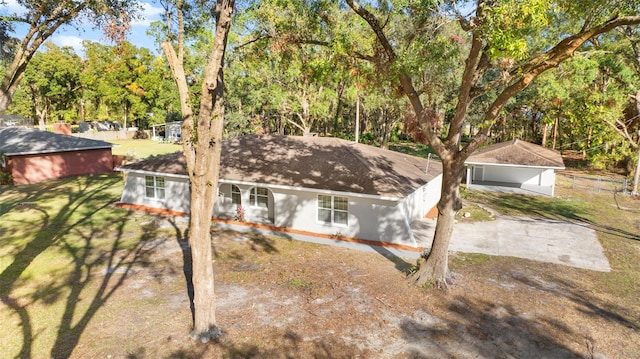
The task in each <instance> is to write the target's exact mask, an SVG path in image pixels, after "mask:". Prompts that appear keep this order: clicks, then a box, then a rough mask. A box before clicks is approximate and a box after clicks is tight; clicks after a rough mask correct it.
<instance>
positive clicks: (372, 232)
mask: <svg viewBox="0 0 640 359" xmlns="http://www.w3.org/2000/svg"><path fill="white" fill-rule="evenodd" d="M237 186H238V187H239V188H240V191H241V193H242V201H243V203H248V200H249V194H250V190H251V187H252V186H245V185H239V184H238V185H237ZM243 187H247V191H246V192H245V191H244V190H243ZM265 187H267V188H269V191H270V195H271V196H270V203H269V204H270V209H271V210H272V212H273V222H272V223H273V225H274V226H277V227H286V228H291V229H296V230H301V231H306V232H312V233H321V234H326V235H337V234H339V235H342V236H344V237H354V238H360V239H368V240H381V241H385V242H389V243H401V244H407V245H413V243H412V242H411V234H410V228H409V226H408V223H409V222H407V220H406V219H405V215H404V212H403V211H404V210H403V208H402V204H401V202H399V201H392V200H383V199H373V198H363V197H354V196H349V194H346V193H330V192H321V194H326V195H333V196H339V197H347V198H348V200H349V207H348V212H349V216H348V220H347V222H348V225H346V226H344V225H340V224H327V223H323V222H319V221H318V219H317V218H318V213H317V210H318V209H317V206H318V202H317V201H318V192H312V191H306V190H296V189H285V188H270V187H268V186H265ZM230 191H231V185H230V184H228V183H223V184H221V187H220V193H221V194H222V193H224V194H225V195H224V202H225V204H223V205H221V206H219V207H218V208H219V209H220V212H218V213H217V215H218V216H219V217H221V218H233V217H234V215H235V210H236V206H235V205H232V204H230V203H231V192H230ZM227 193H228V194H227ZM420 194H422V192H420ZM221 198H222V197H221ZM271 201H272V202H271ZM251 210H252V208H251V207H250V206H249V207H248V208H247V207H246V206H245V211H246V212H247V213H249V215H247V216H246V220H247V221H249V222H258V223H264V221H260V220H257V219H256V218H255V217H254V216H253V215H252V214H251V213H252V211H251Z"/></svg>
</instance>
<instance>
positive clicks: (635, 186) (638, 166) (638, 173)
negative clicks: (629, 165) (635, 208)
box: [631, 130, 640, 196]
mask: <svg viewBox="0 0 640 359" xmlns="http://www.w3.org/2000/svg"><path fill="white" fill-rule="evenodd" d="M639 181H640V130H638V162H637V163H636V175H635V176H634V177H633V191H632V192H631V194H632V195H634V196H637V195H638V182H639Z"/></svg>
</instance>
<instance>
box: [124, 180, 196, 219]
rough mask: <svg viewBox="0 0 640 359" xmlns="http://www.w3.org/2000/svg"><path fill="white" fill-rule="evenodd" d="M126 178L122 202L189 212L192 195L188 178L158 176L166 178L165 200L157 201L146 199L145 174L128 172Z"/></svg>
mask: <svg viewBox="0 0 640 359" xmlns="http://www.w3.org/2000/svg"><path fill="white" fill-rule="evenodd" d="M125 176H126V178H125V181H124V190H123V191H122V197H121V198H120V201H121V202H123V203H132V204H139V205H143V206H148V207H154V208H162V209H168V210H172V211H178V212H186V213H188V212H189V201H190V193H189V180H188V179H187V178H180V177H169V176H157V177H162V178H164V186H165V198H164V199H155V198H146V197H145V179H144V177H145V175H144V174H141V173H133V172H128V173H126V175H125Z"/></svg>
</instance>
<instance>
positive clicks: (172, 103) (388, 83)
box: [2, 2, 640, 171]
mask: <svg viewBox="0 0 640 359" xmlns="http://www.w3.org/2000/svg"><path fill="white" fill-rule="evenodd" d="M334 11H335V10H334ZM293 13H295V14H294V15H295V16H294V17H293V18H294V19H295V21H283V18H282V17H279V15H278V14H293ZM318 14H324V15H321V16H318V15H317V14H316V13H313V14H312V13H309V12H306V13H305V11H303V10H302V8H300V6H299V4H297V3H296V2H290V3H288V4H286V3H281V2H280V3H274V4H271V3H269V2H266V3H265V4H263V5H262V6H253V7H250V8H249V9H248V11H245V12H243V13H241V14H239V15H238V16H237V19H236V24H235V25H234V27H233V28H232V34H231V36H230V40H229V50H228V54H227V56H228V61H227V64H226V66H227V71H226V74H225V82H226V84H227V86H226V91H227V94H226V108H227V109H226V116H225V117H226V118H225V127H224V134H225V137H227V138H229V137H233V136H237V135H241V134H248V133H264V134H293V135H303V134H310V133H318V134H319V135H322V136H335V137H342V138H348V139H354V138H355V136H356V117H358V119H359V124H358V125H359V126H358V129H359V139H360V141H361V142H366V143H369V144H373V145H377V146H382V147H386V146H388V144H389V142H390V141H398V140H405V139H410V132H411V129H410V128H409V127H410V123H411V122H412V120H414V119H412V117H415V115H413V112H412V111H411V109H410V105H409V102H408V101H407V99H406V97H404V96H402V91H401V89H399V88H398V87H397V85H396V84H395V82H394V81H395V76H396V74H393V73H389V71H388V70H385V69H383V68H382V67H380V66H376V65H375V63H374V62H370V61H369V62H367V61H362V60H363V59H362V58H358V54H355V56H354V54H352V53H349V54H347V53H346V52H341V51H339V46H341V44H340V43H338V42H337V40H336V39H333V40H332V42H331V43H329V42H324V41H321V40H318V39H326V38H327V34H326V32H327V28H326V23H330V19H328V18H325V19H323V18H322V16H325V17H326V16H330V14H329V12H328V10H326V9H325V12H324V13H318ZM323 23H324V25H323ZM405 25H406V24H405V23H404V22H403V21H396V22H394V23H393V24H389V26H405ZM439 26H440V27H439V28H438V30H437V31H435V32H434V35H432V36H433V38H431V39H429V42H430V43H429V48H428V54H427V50H426V49H424V48H423V49H421V50H420V49H418V48H409V49H406V52H405V53H403V54H402V55H403V56H404V57H405V60H404V61H405V63H404V64H403V66H405V68H407V69H408V70H409V71H410V72H411V73H412V74H414V76H416V77H417V78H419V79H420V81H417V82H416V87H417V91H418V94H419V95H420V96H421V97H423V98H424V102H425V104H426V106H427V107H428V108H429V109H430V110H432V111H435V112H436V113H438V114H439V117H440V118H442V120H443V121H444V122H445V124H446V121H448V120H447V119H449V118H451V115H452V111H454V106H453V104H454V103H455V101H454V100H455V96H456V91H457V86H458V85H457V84H458V83H459V82H460V78H461V76H462V73H461V67H460V66H458V65H457V64H459V63H461V62H462V61H464V58H465V57H466V56H467V54H468V51H469V43H468V41H469V39H468V36H466V35H465V33H464V31H462V30H461V29H460V27H459V26H456V24H455V23H453V22H449V23H446V22H445V23H442V24H439ZM204 29H206V27H205V28H204ZM247 29H250V30H247ZM301 29H304V30H303V31H301ZM163 31H165V29H163V25H162V24H161V23H155V24H153V26H152V30H150V32H151V33H155V35H156V37H157V38H160V34H162V32H163ZM389 31H395V32H401V29H391V30H389ZM364 32H366V29H364V28H359V27H357V26H353V27H352V28H351V29H350V31H349V33H350V35H349V36H350V37H351V38H346V39H339V40H340V41H342V42H343V43H344V44H342V45H344V46H347V45H346V44H349V43H350V42H353V41H356V39H357V38H358V37H362V36H364V35H363V33H364ZM9 39H10V38H7V41H9ZM211 41H213V39H212V35H211V33H210V31H206V30H203V31H200V32H198V33H196V35H193V36H192V37H191V38H190V39H189V41H188V46H187V47H186V53H185V58H186V60H185V63H186V65H185V71H186V76H187V79H188V84H189V86H190V89H191V91H192V92H193V93H194V94H197V93H198V91H200V90H199V89H200V84H198V83H197V81H198V79H199V78H200V73H201V72H202V68H203V66H204V64H205V62H206V56H207V53H206V49H207V46H209V44H210V43H211ZM530 41H531V42H532V43H531V44H529V46H530V47H533V48H534V47H536V46H543V45H542V44H536V43H535V41H536V38H535V37H531V38H530ZM158 42H160V41H158ZM639 44H640V34H638V30H637V29H636V28H635V27H631V26H629V27H621V28H619V29H617V30H616V31H614V32H612V33H610V34H609V36H603V37H598V38H596V39H594V40H592V41H589V42H588V43H587V44H586V45H585V46H583V47H582V48H581V50H580V52H578V53H576V54H575V55H574V57H572V58H571V59H569V60H567V61H565V62H564V63H562V64H561V65H560V66H559V67H558V68H556V69H553V70H550V71H548V72H547V73H545V74H544V75H543V76H541V77H540V78H539V79H538V80H537V81H536V82H534V83H533V84H532V85H531V86H529V87H528V88H527V89H525V91H523V92H522V93H520V94H519V95H517V97H516V98H515V99H513V100H512V101H510V102H509V103H508V104H507V105H506V106H505V107H504V109H503V110H502V111H501V113H500V118H499V121H498V122H497V123H496V124H495V125H494V126H493V127H492V129H491V133H490V141H493V142H498V141H505V140H509V139H514V138H519V139H523V140H526V141H530V142H534V143H538V144H542V145H544V146H546V147H550V148H554V149H557V150H563V151H564V150H573V151H577V152H578V153H580V154H582V155H583V156H584V158H585V159H586V160H589V161H591V162H592V163H593V164H595V165H597V166H601V167H606V166H618V167H622V168H625V169H627V171H631V170H632V167H633V165H634V162H635V161H634V156H635V154H636V153H637V143H638V135H637V133H638V130H639V129H640V120H639V119H640V110H639V109H638V108H639V104H640V101H638V99H639V98H640V95H639V91H640V87H638V84H640V63H639V61H640V60H639V59H640V57H638V56H637V54H638V53H639V49H640V45H639ZM4 50H5V51H7V49H4ZM5 58H7V56H6V54H5V55H4V56H3V58H2V59H3V60H2V66H3V68H5V69H6V67H7V66H8V63H7V62H6V61H5ZM9 58H10V56H9ZM365 60H366V59H365ZM508 66H509V64H505V71H506V69H507V68H508ZM494 76H500V74H499V73H496V74H495V75H494ZM489 100H490V98H489V97H486V99H483V98H480V99H478V100H476V104H475V105H474V106H476V108H477V109H476V110H474V109H471V111H469V114H468V116H467V119H466V122H465V128H464V130H463V141H465V138H466V137H465V135H473V134H474V133H475V132H477V131H478V130H479V129H480V128H482V116H481V114H482V113H483V108H482V107H483V106H488V105H489ZM7 113H15V114H20V115H23V116H25V117H30V118H33V119H34V120H35V122H36V123H38V124H40V125H41V126H44V125H46V124H51V123H54V122H59V121H64V122H68V123H72V124H77V123H80V122H81V121H103V120H112V121H118V122H119V123H120V124H121V125H122V126H129V127H130V126H137V127H140V128H143V129H146V128H148V127H149V126H150V125H152V124H158V123H165V122H171V121H175V120H180V119H181V115H180V104H179V98H178V93H177V88H176V85H175V83H174V82H173V80H172V75H171V72H170V69H169V66H168V64H167V61H166V59H165V57H164V56H163V55H160V54H157V53H154V52H152V51H151V50H149V49H145V48H137V47H135V46H133V45H132V44H130V43H128V42H126V41H121V42H119V43H118V44H115V45H105V44H100V43H97V42H90V41H86V42H84V43H83V54H82V55H79V54H76V53H75V52H74V50H73V49H72V48H70V47H62V48H61V47H58V46H56V45H54V44H52V43H45V45H44V48H43V49H42V50H41V51H39V52H37V53H36V54H35V55H34V56H33V58H32V59H31V61H30V62H29V64H28V66H27V68H26V71H25V76H24V79H23V81H22V82H21V83H20V85H19V87H18V90H17V91H16V93H15V96H14V98H13V102H12V104H11V105H10V107H9V108H8V111H7ZM356 115H358V116H356ZM441 127H442V128H445V129H446V128H447V126H441ZM441 135H444V136H446V133H445V134H441Z"/></svg>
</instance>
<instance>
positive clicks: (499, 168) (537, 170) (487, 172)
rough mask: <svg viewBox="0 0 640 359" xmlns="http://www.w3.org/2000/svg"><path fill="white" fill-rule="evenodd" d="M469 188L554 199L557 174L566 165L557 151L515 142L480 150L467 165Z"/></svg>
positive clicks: (470, 158)
mask: <svg viewBox="0 0 640 359" xmlns="http://www.w3.org/2000/svg"><path fill="white" fill-rule="evenodd" d="M465 164H466V166H467V187H468V188H469V189H474V188H475V189H489V190H498V191H504V192H517V193H525V194H534V195H546V196H553V195H554V192H555V182H556V176H555V171H556V170H563V169H564V168H565V167H564V162H563V161H562V156H561V155H560V153H558V152H557V151H554V150H551V149H548V148H545V147H542V146H539V145H536V144H533V143H529V142H526V141H522V140H517V139H516V140H513V141H507V142H501V143H496V144H494V145H490V146H487V147H484V148H482V149H479V150H477V151H476V152H474V153H473V154H471V156H469V158H468V159H467V161H466V162H465Z"/></svg>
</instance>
